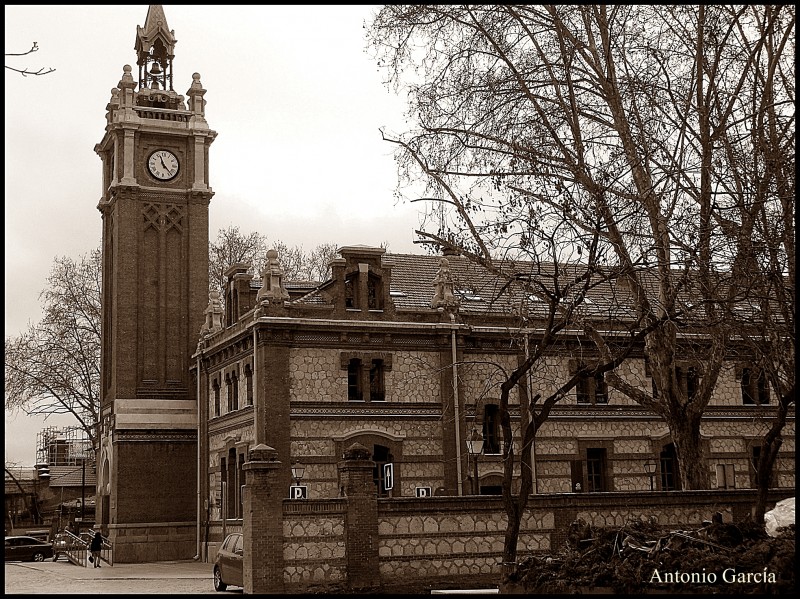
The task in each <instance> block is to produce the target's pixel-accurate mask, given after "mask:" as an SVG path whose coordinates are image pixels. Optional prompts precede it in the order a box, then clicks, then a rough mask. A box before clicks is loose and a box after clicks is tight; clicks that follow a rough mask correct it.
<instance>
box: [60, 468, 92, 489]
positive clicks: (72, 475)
mask: <svg viewBox="0 0 800 599" xmlns="http://www.w3.org/2000/svg"><path fill="white" fill-rule="evenodd" d="M83 476H84V473H83V468H82V467H81V466H76V465H71V466H50V486H51V487H80V486H81V477H83ZM85 476H86V480H85V484H86V486H87V487H93V486H95V484H96V483H97V475H96V474H95V472H94V468H93V465H92V464H91V463H88V464H86V474H85Z"/></svg>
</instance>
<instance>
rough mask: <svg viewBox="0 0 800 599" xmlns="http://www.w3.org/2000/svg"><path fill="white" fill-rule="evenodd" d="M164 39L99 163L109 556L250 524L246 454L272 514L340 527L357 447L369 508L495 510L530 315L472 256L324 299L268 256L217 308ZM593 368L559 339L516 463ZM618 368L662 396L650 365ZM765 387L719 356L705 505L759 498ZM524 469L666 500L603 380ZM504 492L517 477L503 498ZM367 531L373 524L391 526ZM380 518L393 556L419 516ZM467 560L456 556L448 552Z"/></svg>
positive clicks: (628, 415) (199, 161) (672, 462)
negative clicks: (545, 414)
mask: <svg viewBox="0 0 800 599" xmlns="http://www.w3.org/2000/svg"><path fill="white" fill-rule="evenodd" d="M175 43H176V39H175V35H174V32H173V31H171V30H170V29H168V27H167V22H166V17H165V15H164V12H163V9H162V8H161V6H159V5H152V6H150V8H149V10H148V13H147V17H146V20H145V25H144V27H138V28H137V34H136V38H135V50H136V57H137V66H138V82H137V80H136V79H135V78H134V68H132V67H130V66H127V65H126V66H125V67H124V68H123V75H122V78H121V79H120V81H119V83H118V84H117V86H116V87H115V88H114V89H113V90H112V92H111V99H110V101H109V103H108V105H107V107H106V109H107V114H106V121H107V124H106V131H105V135H104V136H103V139H102V140H101V142H100V143H99V144H98V145H97V146H96V147H95V151H96V152H97V153H98V155H99V156H100V157H101V159H102V163H103V170H102V181H103V188H102V189H103V192H102V197H101V199H100V203H99V205H98V208H99V210H100V212H101V214H102V219H103V245H102V249H103V290H102V294H103V295H102V299H103V328H102V336H103V340H102V355H101V362H102V366H101V413H100V422H99V426H100V429H99V435H98V437H99V439H100V441H99V448H98V450H99V451H98V456H97V458H98V459H97V497H98V501H97V516H96V518H97V522H98V523H99V524H100V525H101V526H102V527H103V529H104V533H105V534H107V535H108V537H109V539H110V540H111V542H112V543H113V544H114V548H115V560H116V561H118V562H131V561H152V560H154V559H155V560H173V559H187V558H191V557H193V556H198V557H202V558H209V557H213V553H214V551H215V548H216V547H217V546H218V545H219V544H220V542H221V541H222V539H223V537H224V534H225V533H226V532H227V531H230V530H242V528H243V527H244V522H245V520H246V518H247V517H250V518H252V517H253V514H249V515H248V514H247V513H246V505H247V501H246V497H245V495H246V489H245V487H246V483H247V472H248V468H249V466H248V463H249V462H250V456H251V453H252V452H253V451H254V450H256V448H258V455H262V454H263V455H266V456H270V457H269V458H268V460H267V462H268V463H269V462H271V461H274V462H276V463H275V464H272V466H270V467H269V468H268V469H269V471H270V473H269V480H270V484H274V485H277V488H278V489H279V490H280V492H281V493H282V496H283V497H285V498H286V499H288V498H289V497H290V493H293V492H294V491H290V489H291V488H292V487H294V488H295V489H297V488H298V487H303V488H304V489H303V491H302V496H303V497H305V498H307V499H308V500H327V499H330V500H331V501H332V502H333V503H331V505H332V506H334V507H332V508H330V509H333V510H334V511H335V510H336V509H339V507H341V506H339V507H336V505H339V504H342V505H343V503H342V502H343V501H344V499H342V498H343V497H345V496H346V493H347V491H346V487H347V484H350V483H347V481H345V480H343V475H342V471H343V470H342V464H341V462H342V459H343V456H344V455H345V454H346V453H347V452H348V451H350V450H351V449H352V448H353V447H356V451H355V453H356V454H358V455H360V453H359V452H360V451H361V449H360V448H366V449H365V451H366V452H367V453H366V459H365V460H361V461H363V462H369V463H372V480H373V484H374V492H375V494H376V495H377V496H378V498H379V499H381V498H385V499H387V500H388V499H401V500H405V499H411V498H425V497H433V498H438V497H443V498H449V499H447V500H446V501H447V502H448V503H447V506H448V507H447V509H448V510H450V511H451V512H457V511H458V510H459V509H460V508H461V504H459V503H458V498H461V497H464V496H467V495H473V496H475V495H481V494H482V495H485V496H492V495H498V494H499V493H500V488H501V484H502V479H503V462H502V456H501V450H502V439H501V432H500V418H501V411H500V384H501V383H502V382H503V381H504V380H505V378H506V376H507V375H508V373H510V372H511V371H513V370H514V369H515V368H516V367H517V366H518V365H519V364H520V363H522V362H523V361H524V360H525V359H526V357H527V355H528V352H529V351H530V350H531V348H533V347H535V346H536V344H537V343H538V342H539V340H540V339H541V336H542V334H543V330H544V323H543V318H544V310H545V307H546V306H545V303H544V302H542V301H541V299H538V298H536V297H534V296H532V295H530V294H529V293H526V292H524V291H523V289H522V288H521V287H516V286H514V285H506V283H507V279H504V280H501V279H500V278H498V277H497V276H496V275H493V274H491V273H489V272H488V271H486V270H484V269H482V268H481V267H478V266H475V265H474V264H472V263H470V261H469V260H468V259H467V258H465V257H463V256H458V255H448V256H434V255H415V254H391V253H387V252H386V251H385V250H384V249H382V248H373V247H367V246H362V245H349V246H344V247H341V248H340V249H339V257H338V258H336V259H335V260H333V261H332V262H331V271H330V272H331V276H330V278H329V279H328V280H327V281H321V282H314V283H308V282H292V281H285V280H284V276H283V272H282V269H281V265H280V256H279V255H278V254H277V253H276V252H274V251H270V253H269V254H268V258H269V260H268V263H267V265H266V268H265V269H264V271H263V272H261V273H253V272H252V271H251V269H250V265H249V264H233V265H231V266H230V268H229V269H228V271H227V272H226V286H225V291H224V297H220V296H219V294H218V293H217V292H215V291H212V292H211V293H210V294H209V291H208V289H209V281H208V248H209V238H208V211H209V206H210V202H211V198H212V196H213V191H212V189H211V187H210V185H209V180H210V179H209V173H210V172H211V171H212V169H211V166H210V158H209V148H210V145H211V144H212V142H213V141H214V138H215V137H216V132H215V131H213V130H211V129H210V128H209V125H208V123H207V121H206V119H205V100H204V98H203V97H204V95H205V93H206V90H205V89H204V88H203V86H202V84H201V81H200V75H198V74H197V73H195V74H194V75H193V76H192V81H191V84H190V86H189V89H188V91H187V92H186V96H183V95H179V94H177V93H176V92H175V91H174V89H173V81H172V74H173V73H172V62H173V58H174V48H175ZM517 267H518V268H525V267H526V266H525V265H524V264H520V265H517ZM512 274H513V273H512ZM512 278H513V277H512ZM629 303H630V302H629V300H628V298H627V296H626V291H625V289H624V287H622V286H619V285H617V284H615V283H614V281H613V280H612V281H606V282H605V283H604V284H598V285H597V286H594V287H593V288H592V290H591V292H590V293H589V294H587V295H586V297H585V298H582V307H581V310H583V311H584V313H583V317H584V318H586V319H588V320H589V321H591V322H592V323H593V324H594V325H596V326H597V327H599V328H601V329H603V330H605V331H606V332H607V335H608V336H609V338H613V336H614V335H615V334H619V335H623V334H624V333H625V323H626V322H627V321H628V320H629V319H630V314H629V312H628V309H627V306H628V305H629ZM685 334H686V339H689V338H690V337H691V338H692V339H693V340H692V345H693V354H692V355H694V356H695V357H694V358H690V357H688V356H689V353H688V352H687V359H686V361H685V363H683V364H682V365H681V366H680V372H679V373H676V374H677V375H678V378H679V380H680V381H681V384H682V386H683V387H684V390H685V392H687V393H691V392H692V390H693V389H694V388H696V386H697V384H698V381H699V379H700V378H702V376H703V364H702V360H699V359H697V356H698V355H701V354H702V351H700V352H699V353H698V350H697V348H698V347H700V348H701V349H702V344H703V341H702V335H701V336H700V337H697V333H696V332H692V331H688V332H686V333H685ZM594 360H597V354H596V351H595V348H594V345H593V343H592V341H591V340H590V339H589V338H588V337H586V335H585V333H584V332H583V331H582V330H579V329H578V328H576V329H574V330H570V329H565V330H564V331H562V332H561V333H559V335H558V340H557V343H555V344H554V345H553V346H552V348H551V349H550V350H548V352H547V354H546V355H545V357H544V358H543V359H542V360H539V361H538V362H537V363H536V364H535V365H534V368H533V369H532V370H531V372H530V373H529V374H528V375H526V376H525V377H523V379H522V380H521V381H520V383H519V384H518V385H517V386H516V387H515V388H514V389H513V390H512V391H511V394H510V397H509V409H510V419H511V428H512V431H513V433H514V438H515V455H519V452H520V438H521V431H522V429H523V427H524V426H525V424H527V422H528V421H529V418H530V402H531V399H530V398H531V397H532V396H536V395H541V396H547V395H548V394H550V393H553V392H554V391H555V390H557V389H558V388H559V387H560V386H561V385H563V383H564V382H565V381H566V380H568V379H569V378H570V377H571V376H573V375H574V374H575V373H576V372H577V371H578V370H579V368H580V366H581V365H582V364H587V363H591V362H592V361H594ZM617 373H618V374H619V375H620V376H621V377H622V378H623V379H624V380H625V381H626V382H628V383H629V384H631V385H633V386H634V387H637V388H640V389H642V390H644V391H647V392H657V390H656V389H655V388H654V386H653V383H652V379H651V377H650V373H649V368H648V365H647V362H646V361H645V359H644V354H643V352H642V348H634V349H633V351H632V352H631V355H630V358H629V359H627V360H626V361H625V362H623V363H622V365H621V366H619V367H618V369H617ZM760 381H761V379H760V378H759V376H758V371H757V370H756V369H755V368H754V367H753V365H751V364H748V363H747V361H746V360H742V359H740V358H736V359H733V358H732V359H731V361H730V362H729V363H728V364H727V365H726V367H725V368H724V369H723V372H722V373H721V375H720V377H719V381H718V384H717V386H716V388H715V390H714V395H713V398H712V400H711V403H710V405H709V407H708V409H707V410H706V412H705V415H704V418H703V422H702V429H701V430H702V437H703V445H704V452H705V456H706V458H705V459H706V466H707V468H708V470H709V473H710V475H711V480H712V481H713V483H712V484H713V485H715V486H717V487H718V488H722V489H726V490H733V489H736V490H739V489H749V488H753V487H754V479H753V477H754V466H753V458H754V456H756V455H757V453H758V451H759V448H760V441H761V438H762V437H763V435H764V433H765V431H766V430H767V428H768V426H769V418H770V413H771V412H770V410H769V406H770V398H769V396H768V389H767V387H766V386H765V385H764V384H763V381H762V382H760ZM772 401H773V402H774V400H772ZM475 436H479V437H480V439H481V440H482V441H483V447H482V451H481V452H480V455H478V456H472V455H470V453H469V450H468V445H467V440H470V439H472V438H473V437H475ZM783 437H784V443H783V447H782V449H781V454H780V458H779V460H778V463H777V466H776V471H775V480H774V484H775V487H778V488H784V489H793V488H794V485H795V479H794V471H795V465H794V457H793V456H794V418H793V416H792V418H791V419H790V421H789V422H788V423H787V425H786V429H785V431H784V435H783ZM264 447H267V448H269V451H267V450H266V449H264ZM273 452H274V453H273ZM531 453H532V464H533V470H534V472H533V475H534V481H535V485H534V492H535V493H536V494H537V495H553V494H556V495H558V494H570V495H569V496H570V497H572V496H573V494H577V493H580V494H582V496H584V495H587V494H592V493H597V494H599V493H609V492H620V493H631V492H639V491H642V492H645V491H650V490H653V491H665V492H666V491H671V490H677V489H679V487H680V483H679V480H680V478H679V476H678V471H677V467H678V466H677V462H676V459H675V450H674V447H673V445H672V439H671V438H670V433H669V430H668V428H667V426H666V424H665V423H664V421H663V420H662V419H660V418H659V417H657V416H656V415H654V414H653V413H652V412H650V411H648V410H646V409H645V408H643V407H642V406H640V405H639V404H637V403H635V402H634V401H633V400H631V399H630V398H628V397H627V396H625V395H623V394H621V393H619V392H617V391H615V390H614V389H612V388H610V387H609V386H608V385H607V384H606V382H605V380H604V379H603V377H602V376H597V377H588V378H583V379H581V380H580V381H579V383H578V385H577V387H576V388H575V389H573V390H572V391H571V392H569V393H568V394H567V395H565V396H564V397H563V398H561V399H560V401H559V402H558V404H557V405H556V407H555V408H554V409H553V411H552V413H551V414H550V417H549V419H548V420H547V421H546V423H545V424H544V425H543V426H542V428H541V429H540V430H539V432H538V433H537V435H536V438H535V442H534V446H533V447H532V449H531ZM650 465H652V467H651V468H650V469H648V467H650ZM293 467H295V473H294V474H293ZM517 467H518V466H517ZM251 469H252V468H251ZM301 470H302V476H300V472H301ZM345 470H346V469H345ZM476 472H477V478H476V476H475V473H476ZM361 474H363V472H362V473H361ZM361 474H359V476H361ZM345 478H346V477H345ZM518 479H519V472H518V471H517V472H515V483H514V485H515V488H516V486H517V485H518ZM250 501H251V503H250V505H257V504H258V502H257V501H255V502H254V500H253V499H252V498H251V500H250ZM487 501H488V500H487ZM336 502H339V503H336ZM278 503H281V502H278ZM606 503H613V502H611V501H610V500H609V501H606ZM334 504H335V505H334ZM490 504H491V501H490ZM490 504H487V505H490ZM551 504H552V506H556V507H557V504H558V498H556V499H554V500H552V501H551V503H550V504H548V505H551ZM403 505H405V507H403V508H402V509H403V510H406V509H409V510H412V511H413V507H412V508H409V507H408V505H407V504H403ZM442 505H443V504H442ZM496 507H497V506H495V505H494V504H491V505H490V507H486V505H484V506H483V507H482V508H481V509H484V510H485V511H486V514H483V515H482V516H481V519H479V521H480V522H481V524H480V526H481V527H484V528H483V529H482V530H484V531H485V530H486V528H485V525H484V524H483V522H484V521H486V522H491V527H493V530H494V531H495V532H497V530H500V528H501V527H502V516H501V515H500V514H499V512H497V510H496V509H495V508H496ZM390 508H391V509H390ZM467 508H468V505H467V504H466V503H465V504H464V509H467ZM490 508H491V509H490ZM277 509H281V508H280V506H278V508H277ZM282 509H284V510H286V509H289V511H290V512H291V510H294V509H297V510H299V508H294V507H287V506H286V505H284V507H283V508H282ZM320 509H321V510H322V509H323V508H320ZM324 509H328V508H324ZM341 509H344V508H341ZM376 509H377V508H376ZM381 509H389V511H391V510H392V509H395V508H394V507H391V506H389V504H388V503H387V504H385V505H384V506H383V507H382V508H381ZM397 509H400V508H397ZM492 510H494V511H492ZM489 512H491V514H489ZM495 512H497V513H495ZM331 513H333V512H331ZM337 513H338V512H337ZM342 513H344V512H342ZM376 513H377V512H376ZM487 514H488V515H487ZM462 516H464V515H463V514H462V515H458V518H461V517H462ZM464 517H467V516H464ZM298 518H299V516H298ZM337 518H338V516H337ZM342 518H344V516H342ZM375 518H376V519H375V528H376V530H377V529H378V528H380V529H381V530H382V529H383V528H386V527H388V526H389V525H388V524H385V523H382V524H379V523H378V520H377V516H375ZM391 518H394V520H391ZM391 518H389V517H388V516H387V520H386V522H389V521H390V520H391V521H392V522H393V524H391V526H392V527H395V528H393V529H392V530H393V531H394V532H396V534H397V535H399V537H398V538H399V540H393V541H392V542H393V543H395V542H396V543H397V547H400V544H402V543H405V541H404V540H403V539H404V538H405V537H404V535H406V532H405V531H406V529H405V528H403V526H405V524H403V525H402V526H400V525H398V524H397V522H396V521H395V520H397V519H398V518H400V520H402V521H403V522H405V520H403V518H408V519H409V521H411V520H413V519H414V518H416V516H406V515H403V516H402V518H401V516H391ZM448 518H449V516H448ZM290 520H291V518H290ZM400 520H397V521H400ZM540 520H542V519H541V518H540V517H539V516H535V517H534V516H531V522H536V523H537V524H536V526H538V527H544V526H545V524H547V527H550V528H553V527H554V526H555V524H554V523H556V522H559V523H560V520H559V517H558V516H557V515H553V516H552V517H550V516H548V517H547V518H546V520H547V522H546V523H543V521H540ZM287 521H288V520H287ZM342 521H343V522H344V521H346V518H345V519H343V520H342ZM448 521H449V520H448ZM477 521H478V520H476V522H477ZM338 522H339V521H338V520H337V524H336V526H335V527H334V528H337V530H338V529H339V528H341V526H340V524H339V523H338ZM381 522H383V521H381ZM384 524H385V526H384ZM473 525H475V526H478V525H477V524H475V522H473ZM287 526H291V525H289V524H287ZM298 526H300V525H298ZM437 526H438V525H437ZM447 526H450V525H449V524H448V525H447ZM459 526H460V525H459ZM532 526H533V525H532ZM315 527H316V524H314V526H308V529H304V530H305V532H307V533H308V536H309V537H310V538H312V539H313V541H309V543H312V542H313V543H316V545H315V547H316V549H315V551H318V550H319V547H322V546H324V543H323V544H320V543H321V541H320V539H319V538H318V537H319V536H320V535H319V534H318V531H317V530H316V528H315ZM381 527H383V528H381ZM412 528H413V527H412ZM308 530H312V532H308ZM476 531H477V528H476ZM339 532H341V531H339ZM342 534H344V533H342ZM470 534H472V532H471V533H470ZM493 542H495V543H496V541H493ZM537 542H538V541H537ZM462 545H463V543H461V541H456V542H455V544H454V545H453V547H456V548H457V552H459V553H461V552H463V551H462V550H463V546H462ZM354 546H355V545H354ZM287 547H288V545H287ZM537 547H539V546H537ZM540 547H541V548H542V549H545V548H547V547H546V545H545V544H544V543H542V544H541V546H540ZM501 548H502V543H501ZM405 550H406V549H397V551H399V552H401V551H405ZM289 551H290V549H287V552H289ZM291 551H294V550H293V549H291ZM387 551H389V552H392V551H394V549H387ZM448 551H449V550H448ZM454 551H455V550H454ZM491 551H494V552H495V553H497V551H498V550H497V549H496V548H494V547H493V548H490V549H487V554H486V555H487V556H488V557H486V559H487V560H489V559H492V560H494V561H496V559H495V558H496V555H495V554H491V553H490V552H491ZM298 553H299V552H298ZM373 557H374V556H373ZM319 559H320V561H324V560H325V558H324V557H320V558H319ZM298 571H299V570H298ZM287 572H288V571H287ZM295 575H297V576H301V574H296V573H287V574H286V576H287V577H289V579H291V577H292V576H295Z"/></svg>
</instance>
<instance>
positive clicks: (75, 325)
mask: <svg viewBox="0 0 800 599" xmlns="http://www.w3.org/2000/svg"><path fill="white" fill-rule="evenodd" d="M100 272H101V271H100V251H99V250H93V251H92V252H90V253H89V254H88V255H84V256H81V257H80V258H79V259H78V260H73V259H72V258H68V257H61V258H56V260H55V262H54V264H53V267H52V269H51V271H50V275H49V276H48V278H47V288H46V289H45V290H44V291H42V293H41V295H40V298H41V301H42V307H43V309H44V317H43V318H42V319H41V321H39V322H38V323H36V324H30V325H29V326H28V329H27V330H26V331H25V332H23V333H22V334H21V335H19V336H17V337H6V340H5V398H6V404H5V407H6V410H14V409H21V410H23V411H25V412H26V413H28V414H45V415H48V414H72V415H73V416H74V417H75V419H76V420H77V422H78V424H79V425H80V427H81V428H82V429H83V430H84V431H85V432H86V435H87V437H88V438H89V439H90V440H91V441H92V442H94V439H95V435H96V431H95V423H96V422H97V416H98V413H99V408H100V395H99V392H100V385H99V381H100V370H99V368H100Z"/></svg>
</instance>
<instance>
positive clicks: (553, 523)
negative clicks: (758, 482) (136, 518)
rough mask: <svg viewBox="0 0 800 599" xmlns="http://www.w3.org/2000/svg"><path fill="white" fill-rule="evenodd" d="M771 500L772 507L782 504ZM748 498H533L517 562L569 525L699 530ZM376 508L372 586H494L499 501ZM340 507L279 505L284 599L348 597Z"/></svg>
mask: <svg viewBox="0 0 800 599" xmlns="http://www.w3.org/2000/svg"><path fill="white" fill-rule="evenodd" d="M785 495H786V491H784V492H783V493H780V492H775V491H773V492H772V493H771V496H770V501H777V500H779V499H782V498H784V496H785ZM754 498H755V492H754V491H751V490H734V491H689V492H674V491H673V492H659V491H656V492H650V493H647V492H644V493H643V492H638V493H602V494H589V493H583V494H576V493H568V494H547V495H537V496H532V497H531V499H530V501H529V504H528V507H527V510H526V512H525V515H524V517H523V520H522V524H521V529H520V536H519V544H518V558H517V559H518V560H522V559H524V558H525V557H526V556H527V555H531V554H541V553H556V552H558V551H559V550H560V549H561V548H562V547H563V544H564V543H565V542H566V536H567V532H568V528H569V525H570V524H571V523H572V522H574V521H576V520H577V519H582V520H584V521H585V522H586V523H588V524H591V525H593V526H623V525H624V524H625V523H626V522H628V521H629V520H632V519H633V520H655V522H656V523H658V524H659V525H660V526H663V527H664V528H667V529H675V528H686V529H692V528H698V527H700V526H702V523H703V521H705V520H711V518H712V516H713V515H714V514H715V513H717V512H719V513H721V514H722V517H723V520H724V521H725V522H731V521H740V520H742V519H743V518H745V517H746V516H747V514H749V510H750V508H751V507H752V504H753V501H754ZM372 500H373V501H376V502H377V509H378V519H377V531H376V534H377V539H378V544H377V547H376V551H377V554H378V564H379V566H378V569H379V574H380V581H379V584H380V586H381V587H383V588H384V590H391V587H392V585H400V584H403V585H409V584H414V583H418V584H420V585H430V586H431V587H432V588H433V587H435V586H436V585H437V584H438V585H445V586H447V585H451V584H458V580H459V577H463V576H470V581H471V582H477V581H481V579H484V580H485V581H486V582H492V581H496V580H497V576H498V574H499V573H500V572H501V568H502V556H503V541H504V534H505V529H506V523H507V519H506V514H505V511H504V510H503V506H502V499H501V498H499V497H477V496H468V497H431V498H425V499H415V498H389V499H375V498H373V499H372ZM346 505H347V500H346V499H327V500H326V499H320V500H308V501H290V500H285V501H284V502H283V534H284V545H283V547H284V549H283V558H284V582H285V583H286V591H287V592H303V591H304V590H308V589H310V588H314V589H320V588H325V586H331V587H335V588H336V589H343V588H348V587H347V585H348V572H347V556H346V551H347V550H346V547H347V542H346V538H347V534H348V531H347V529H346V526H347V525H346V518H345V511H346V509H345V506H346Z"/></svg>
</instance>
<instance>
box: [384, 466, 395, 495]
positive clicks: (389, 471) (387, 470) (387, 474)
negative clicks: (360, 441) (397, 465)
mask: <svg viewBox="0 0 800 599" xmlns="http://www.w3.org/2000/svg"><path fill="white" fill-rule="evenodd" d="M392 487H394V465H393V464H384V465H383V488H384V489H385V490H387V491H388V490H389V489H391V488H392Z"/></svg>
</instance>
